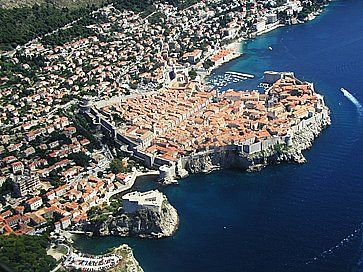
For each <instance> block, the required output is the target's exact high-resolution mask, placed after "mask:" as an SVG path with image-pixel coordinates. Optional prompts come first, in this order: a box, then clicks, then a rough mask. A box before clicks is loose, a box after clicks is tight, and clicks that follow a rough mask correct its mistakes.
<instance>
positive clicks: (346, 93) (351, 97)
mask: <svg viewBox="0 0 363 272" xmlns="http://www.w3.org/2000/svg"><path fill="white" fill-rule="evenodd" d="M340 91H341V92H342V93H343V94H344V96H345V97H346V98H348V99H349V100H350V101H351V102H352V103H353V104H354V105H355V106H356V107H357V110H358V113H359V115H360V116H362V115H363V106H362V104H361V103H360V102H359V101H358V99H357V98H355V96H354V95H352V94H351V93H350V92H349V91H348V90H346V89H344V88H340Z"/></svg>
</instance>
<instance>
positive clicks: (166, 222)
mask: <svg viewBox="0 0 363 272" xmlns="http://www.w3.org/2000/svg"><path fill="white" fill-rule="evenodd" d="M178 225H179V217H178V214H177V211H176V210H175V208H174V207H173V206H172V205H171V204H170V203H169V202H168V201H167V199H166V197H165V196H164V201H163V204H162V208H161V212H160V213H159V212H155V211H151V210H148V209H141V210H138V211H136V212H135V213H125V212H124V211H123V210H122V209H121V210H120V212H118V213H116V214H114V215H113V216H109V217H108V218H107V219H106V220H105V221H88V222H86V223H83V224H82V225H80V226H78V227H77V230H81V231H84V232H89V233H91V234H92V235H96V236H108V235H115V236H137V237H148V238H162V237H168V236H171V235H173V233H174V232H175V231H176V230H177V228H178Z"/></svg>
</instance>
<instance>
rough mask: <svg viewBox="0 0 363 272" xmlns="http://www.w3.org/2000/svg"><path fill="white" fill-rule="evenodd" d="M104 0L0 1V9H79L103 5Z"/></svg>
mask: <svg viewBox="0 0 363 272" xmlns="http://www.w3.org/2000/svg"><path fill="white" fill-rule="evenodd" d="M105 2H106V1H105V0H0V7H1V8H7V9H9V8H19V7H24V6H34V5H35V4H38V5H46V4H51V5H54V6H56V7H59V8H63V7H68V8H79V7H85V6H87V5H96V6H100V5H103V4H104V3H105Z"/></svg>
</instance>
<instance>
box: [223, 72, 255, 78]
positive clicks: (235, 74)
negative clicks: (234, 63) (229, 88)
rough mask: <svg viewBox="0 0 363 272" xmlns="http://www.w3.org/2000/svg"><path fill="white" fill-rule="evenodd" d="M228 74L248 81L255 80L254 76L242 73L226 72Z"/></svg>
mask: <svg viewBox="0 0 363 272" xmlns="http://www.w3.org/2000/svg"><path fill="white" fill-rule="evenodd" d="M226 74H228V75H232V76H236V77H242V78H244V79H245V78H248V79H253V78H255V76H254V75H252V74H246V73H240V72H231V71H228V72H226Z"/></svg>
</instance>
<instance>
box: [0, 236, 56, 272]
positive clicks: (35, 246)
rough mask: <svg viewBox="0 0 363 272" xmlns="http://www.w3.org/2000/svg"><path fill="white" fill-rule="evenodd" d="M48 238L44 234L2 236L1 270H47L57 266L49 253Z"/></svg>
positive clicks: (0, 249)
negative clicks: (47, 250)
mask: <svg viewBox="0 0 363 272" xmlns="http://www.w3.org/2000/svg"><path fill="white" fill-rule="evenodd" d="M47 246H48V240H47V238H46V237H44V236H29V235H19V236H15V235H9V236H5V235H2V236H0V271H14V272H18V271H19V272H27V271H29V272H31V271H32V272H34V271H37V272H43V271H44V272H46V271H50V270H52V268H53V267H55V266H56V260H55V259H54V258H53V257H51V256H49V255H47V252H46V249H47Z"/></svg>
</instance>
